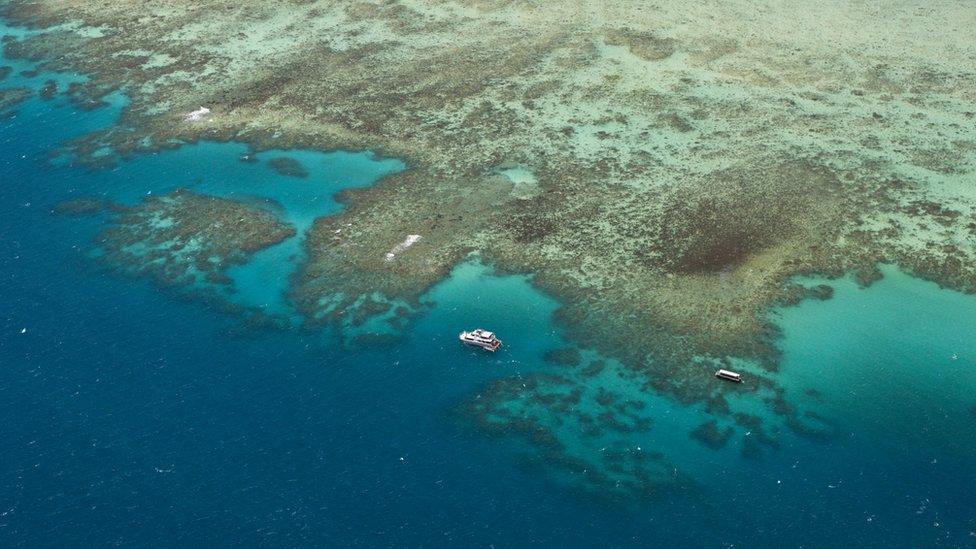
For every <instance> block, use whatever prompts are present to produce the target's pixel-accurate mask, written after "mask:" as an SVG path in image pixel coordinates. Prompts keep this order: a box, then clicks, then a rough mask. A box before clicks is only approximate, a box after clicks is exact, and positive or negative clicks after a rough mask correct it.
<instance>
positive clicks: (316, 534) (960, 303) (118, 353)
mask: <svg viewBox="0 0 976 549" xmlns="http://www.w3.org/2000/svg"><path fill="white" fill-rule="evenodd" d="M47 77H48V75H42V76H40V77H38V78H33V79H25V78H22V77H17V76H15V77H11V78H10V79H8V80H7V81H5V82H3V83H2V84H0V85H5V86H8V85H21V84H23V85H28V86H31V87H33V88H35V89H38V88H39V87H40V86H41V85H42V83H43V80H44V79H45V78H47ZM61 78H76V77H74V76H70V75H69V76H63V77H61ZM123 105H124V101H123V100H122V99H121V98H118V103H117V104H115V105H114V106H112V107H110V108H105V109H101V110H96V111H91V112H82V111H78V110H76V109H74V108H73V107H72V106H71V105H70V104H68V103H67V102H66V101H65V100H63V99H56V100H54V101H51V102H42V101H40V100H38V99H34V100H31V101H30V102H28V103H25V104H24V105H22V107H21V108H20V109H18V110H19V112H18V114H17V116H15V117H13V118H10V119H7V120H3V121H0V173H2V176H0V177H2V184H0V304H2V309H0V420H2V421H0V424H2V429H0V433H2V436H3V443H2V445H0V545H3V546H52V545H95V544H97V545H102V544H115V543H117V544H126V545H228V544H256V543H262V544H268V545H283V546H289V545H327V546H345V545H364V546H464V547H468V546H492V545H494V546H498V547H506V546H523V545H529V544H537V545H546V546H593V547H604V546H620V545H635V546H729V545H736V546H746V547H759V546H765V547H781V546H809V547H843V546H851V545H855V544H858V545H865V546H872V547H875V546H876V547H881V546H905V547H912V546H915V547H917V546H946V547H964V546H972V545H973V544H974V542H976V537H973V536H976V534H973V531H976V522H974V515H976V511H974V509H976V505H974V504H976V498H974V497H973V496H972V490H973V488H974V486H976V462H974V459H976V451H974V445H973V442H972V441H973V436H974V435H976V429H974V424H976V416H974V415H973V412H972V407H973V406H974V405H976V374H974V371H976V370H974V368H976V362H974V360H976V344H974V341H976V337H974V336H976V328H974V326H976V300H974V299H973V298H972V297H969V296H963V295H961V294H956V293H953V292H949V291H945V290H940V289H938V288H937V287H936V286H935V285H933V284H929V283H926V282H923V281H919V280H916V279H913V278H911V277H908V276H906V275H904V274H902V273H900V272H898V271H897V270H895V269H886V275H887V276H886V278H885V279H884V280H883V281H881V282H879V283H877V284H876V285H875V286H873V287H872V288H870V289H868V290H861V289H858V288H857V287H856V286H855V285H854V284H853V283H852V282H850V281H835V282H831V283H832V284H834V285H835V286H836V287H837V291H836V295H835V297H834V298H833V299H831V300H829V301H826V302H809V303H804V304H803V305H801V306H800V307H796V308H792V309H786V310H783V311H779V312H777V313H775V318H776V320H777V322H778V323H779V324H780V325H781V327H782V328H783V330H784V334H785V336H784V339H783V340H782V342H781V347H782V348H783V351H784V365H783V369H782V372H781V373H780V374H779V378H778V379H779V381H780V382H781V384H782V385H783V386H784V387H785V388H786V391H787V393H788V394H789V395H790V396H791V397H795V400H796V402H798V403H799V405H801V406H804V407H807V408H809V409H811V410H815V411H816V412H817V413H818V414H820V415H822V416H824V417H826V418H828V419H829V420H830V421H831V422H832V423H833V424H834V425H835V426H836V431H837V436H836V437H834V438H833V439H832V440H831V441H829V442H827V443H823V442H816V441H811V440H807V439H804V438H802V437H797V436H794V435H792V434H791V433H789V432H784V433H783V434H782V435H781V438H780V440H781V446H780V448H779V449H778V450H776V451H773V452H769V453H767V454H766V456H765V457H764V458H763V459H762V460H759V461H751V460H746V459H744V458H742V457H741V455H740V453H739V445H738V444H739V443H738V442H735V443H733V444H732V445H730V446H729V447H727V448H725V449H723V450H721V451H715V450H710V449H707V448H703V447H701V446H700V445H697V443H695V442H693V441H691V439H690V438H689V437H688V436H687V430H688V427H693V426H694V425H696V423H697V422H699V421H700V420H701V419H702V418H705V417H707V416H706V414H705V412H704V411H702V410H701V409H698V408H697V407H683V406H679V405H676V404H674V403H671V402H670V401H667V400H666V399H663V398H661V397H660V396H656V395H646V398H647V400H648V402H652V403H653V405H654V406H657V407H659V409H660V414H659V416H660V418H662V419H661V426H660V429H659V430H656V431H654V433H655V434H654V435H653V437H652V438H651V439H635V441H634V443H635V444H644V445H645V446H646V447H649V448H653V449H655V450H660V451H662V452H665V453H666V454H668V455H669V457H670V458H671V459H672V461H674V462H675V463H676V464H677V465H678V466H679V467H681V468H682V470H683V471H685V472H687V473H688V474H690V475H692V476H693V477H694V478H695V480H696V482H697V484H698V489H697V490H696V491H694V492H693V493H688V494H683V495H673V494H671V495H667V496H666V497H656V498H648V499H639V500H625V501H619V500H613V499H611V498H603V497H599V496H598V495H595V494H592V493H582V492H580V491H578V490H576V489H574V488H573V486H572V485H571V483H567V482H563V480H565V479H562V478H561V477H560V476H559V475H558V474H554V473H553V472H552V471H550V470H547V468H546V464H545V463H542V464H541V465H540V464H538V463H536V464H535V466H533V467H528V466H526V458H528V457H532V455H533V452H534V449H533V447H532V446H531V445H528V444H526V443H524V442H523V441H521V440H520V439H519V438H518V437H514V436H513V437H500V438H499V437H494V436H489V435H487V434H486V433H483V432H481V431H479V430H478V429H477V428H476V427H475V426H474V424H473V422H471V421H468V420H467V419H466V418H465V417H463V415H462V414H459V413H457V412H456V408H457V406H458V405H459V404H461V403H463V402H465V401H468V400H469V399H471V398H475V396H476V395H477V394H478V393H479V392H480V391H483V390H484V388H485V387H486V385H487V384H488V383H490V382H491V381H492V380H495V379H499V378H502V377H507V376H513V375H530V374H531V373H533V372H539V371H546V369H547V368H553V366H547V365H546V364H545V363H544V361H543V359H542V355H543V353H544V352H545V351H546V350H548V349H552V348H556V347H559V346H561V345H563V344H564V343H565V342H564V341H562V337H561V335H560V333H559V331H558V329H557V327H556V326H555V325H554V324H553V320H552V312H553V311H554V310H555V309H556V308H557V306H558V304H557V303H556V302H555V301H553V300H552V299H550V298H548V297H546V296H544V295H541V294H540V293H538V292H537V291H535V290H534V289H533V288H532V287H531V285H530V283H529V281H528V280H527V279H525V278H524V277H512V276H508V277H502V276H497V275H495V274H494V273H492V272H491V270H490V269H489V268H486V267H484V266H482V265H480V264H479V263H478V262H477V260H476V259H473V260H472V261H471V262H469V263H466V264H464V265H462V266H460V267H459V268H458V269H457V270H456V271H455V273H453V274H452V276H451V277H449V278H448V279H447V280H445V281H444V282H443V283H441V284H440V285H439V286H437V287H436V288H434V289H433V290H432V291H431V292H430V294H429V295H428V296H427V297H426V300H427V301H429V302H431V303H433V304H434V305H433V306H432V308H431V309H430V310H429V311H427V312H426V313H425V314H424V316H422V317H421V318H420V319H419V320H418V321H417V322H416V323H415V325H413V326H412V327H411V329H410V330H409V333H408V334H407V337H406V338H405V339H404V341H402V342H397V343H394V344H391V346H388V347H362V348H356V349H354V350H349V349H346V348H343V347H341V346H339V345H337V342H336V341H335V340H334V339H333V337H332V335H330V334H326V333H316V332H307V331H301V330H297V329H296V330H275V331H272V330H261V329H241V327H240V320H239V319H237V318H234V317H233V316H231V315H227V314H224V313H221V312H219V311H217V310H214V309H213V308H211V307H208V306H207V305H206V304H205V303H203V302H201V301H199V300H195V299H193V298H187V297H186V296H185V295H183V294H182V293H180V292H178V291H174V290H172V289H165V288H161V287H159V286H155V285H153V284H151V283H149V282H147V281H143V280H138V279H133V278H131V277H126V276H122V275H119V274H117V273H115V272H113V271H111V270H109V269H106V268H105V267H104V266H103V265H101V264H100V263H99V262H98V261H97V260H95V259H93V258H92V257H91V256H90V251H91V249H92V241H91V240H92V237H93V235H94V234H95V233H96V231H97V230H98V228H99V227H100V226H102V224H103V223H105V222H106V220H105V219H104V218H99V217H95V218H80V219H79V218H71V219H69V218H65V217H61V216H56V215H53V214H52V213H51V207H52V206H53V205H54V204H56V203H57V202H59V201H61V200H63V199H66V198H71V197H75V196H80V195H85V194H92V193H94V194H99V195H102V196H106V197H107V198H111V199H113V200H117V201H121V202H126V203H133V202H136V201H138V200H139V199H140V197H141V196H143V195H144V194H145V193H148V192H150V191H151V192H154V193H160V192H167V191H168V190H171V189H173V188H176V187H179V186H186V187H190V188H193V189H195V190H198V191H200V192H207V193H212V194H218V195H222V196H228V197H232V198H233V197H237V198H242V197H244V196H245V195H258V196H265V197H269V198H274V199H275V200H278V201H279V202H280V203H281V204H282V207H283V210H284V212H285V213H284V215H285V217H286V218H287V219H288V220H289V221H291V222H293V223H295V224H296V226H298V227H299V228H300V229H302V228H303V227H307V224H308V222H309V221H310V220H311V219H312V218H314V217H315V216H318V215H327V214H330V213H335V212H336V211H338V209H339V208H340V206H339V205H338V204H337V203H335V202H334V200H332V198H331V196H332V194H333V193H334V192H336V191H337V190H339V189H341V188H344V187H348V186H361V185H367V184H370V183H372V182H373V181H375V180H376V179H377V178H379V177H382V176H383V175H384V174H387V173H391V172H393V171H396V170H399V169H403V166H402V164H399V163H398V162H397V161H395V160H390V159H379V158H375V157H373V156H372V155H370V154H369V153H329V154H326V153H317V152H310V151H304V152H301V151H298V152H295V151H285V152H282V151H277V152H275V151H271V152H267V153H262V155H259V156H260V157H261V158H262V160H263V159H266V158H270V157H271V156H273V155H275V154H284V155H293V156H294V157H295V158H299V159H301V160H302V161H303V163H304V164H305V165H306V167H307V168H309V169H310V172H311V173H312V175H311V177H310V178H309V179H308V180H295V179H294V178H287V177H284V176H280V175H277V174H275V173H273V172H272V171H271V170H270V169H268V167H267V166H266V165H264V164H263V163H261V162H258V163H243V162H241V161H240V160H239V159H238V157H239V156H240V155H241V154H243V153H244V152H246V151H247V148H246V146H245V145H243V144H206V143H205V144H200V145H194V146H188V147H184V148H182V149H180V150H177V151H170V152H166V153H161V154H159V155H155V156H144V157H137V158H135V159H133V160H131V161H127V162H122V163H120V164H118V165H117V166H115V167H109V168H105V169H99V170H94V171H91V170H86V169H82V168H77V167H70V166H67V165H58V164H57V163H51V162H49V161H48V160H46V159H47V157H48V155H49V153H50V152H51V151H53V150H56V149H58V148H59V147H60V146H61V145H62V144H63V143H64V142H65V141H66V140H67V139H70V138H72V137H75V136H78V135H83V134H85V133H87V132H90V131H93V130H96V129H99V128H104V127H108V126H110V125H111V124H112V123H113V122H114V121H115V119H116V117H117V116H118V113H119V109H120V108H122V106H123ZM309 189H313V190H314V192H310V191H309ZM300 238H301V237H300V235H299V237H296V239H295V240H294V241H291V242H287V243H285V244H284V245H283V247H281V248H280V249H277V250H276V249H271V250H269V251H268V252H267V253H266V256H267V257H264V258H263V259H262V258H258V259H257V260H256V262H255V263H253V264H251V265H249V266H245V267H242V268H241V269H240V270H239V271H238V272H236V273H235V280H236V281H237V282H238V284H239V286H240V289H241V291H240V292H239V295H238V296H237V298H239V299H241V300H242V302H243V303H246V304H248V305H255V306H260V307H263V308H266V309H268V310H271V311H273V312H282V311H287V307H288V306H287V303H285V301H284V300H283V299H280V296H281V292H283V291H284V285H285V284H286V282H287V276H288V274H289V273H290V272H291V269H293V268H294V265H295V262H297V261H300V256H297V257H296V255H295V254H296V253H299V254H300ZM255 281H258V283H255ZM265 281H273V283H267V284H262V283H261V282H265ZM814 282H819V281H814ZM471 318H477V319H479V323H483V324H484V325H486V326H491V327H493V328H496V329H497V330H498V331H499V332H501V333H502V334H504V336H505V337H504V338H505V340H506V351H505V352H504V353H501V354H500V356H493V357H485V356H483V355H480V354H477V353H472V352H470V351H469V350H465V349H462V348H459V346H458V345H457V344H456V341H455V334H456V332H457V330H458V329H459V327H464V326H466V325H467V324H468V323H469V321H470V319H471ZM595 382H599V380H598V381H595ZM606 382H607V383H609V382H610V381H606ZM808 389H816V391H817V394H819V395H821V396H819V397H818V398H815V399H813V398H807V397H806V396H804V395H807V393H806V392H805V391H806V390H808ZM733 404H734V405H735V406H736V407H737V409H743V410H746V409H751V408H755V413H756V414H759V415H763V416H769V415H770V412H769V411H768V410H766V409H763V408H762V406H761V405H759V404H757V403H756V402H753V401H750V400H749V399H744V400H743V401H742V402H735V403H733ZM635 436H638V435H635ZM571 442H572V440H570V441H569V443H571ZM580 451H581V452H585V451H587V449H586V448H581V449H580ZM553 470H555V466H553Z"/></svg>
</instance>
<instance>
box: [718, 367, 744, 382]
mask: <svg viewBox="0 0 976 549" xmlns="http://www.w3.org/2000/svg"><path fill="white" fill-rule="evenodd" d="M715 377H717V378H719V379H724V380H727V381H734V382H736V383H742V376H741V375H739V374H737V373H735V372H733V371H730V370H719V371H717V372H715Z"/></svg>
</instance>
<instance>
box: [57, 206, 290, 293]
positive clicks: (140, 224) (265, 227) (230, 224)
mask: <svg viewBox="0 0 976 549" xmlns="http://www.w3.org/2000/svg"><path fill="white" fill-rule="evenodd" d="M88 205H89V203H88V202H85V203H80V202H78V201H74V202H72V203H69V204H67V205H65V206H64V208H66V213H76V212H78V210H79V207H82V209H83V210H87V209H88V208H87V206H88ZM116 210H117V211H118V215H117V218H116V219H115V220H113V221H112V222H111V223H110V225H109V226H108V227H107V228H106V229H104V230H103V231H102V232H101V233H99V235H98V236H97V237H96V242H97V244H98V246H99V252H100V257H101V258H102V259H103V260H105V261H106V262H108V263H109V264H110V265H112V266H116V267H119V268H121V269H123V270H125V271H127V272H131V273H137V274H141V275H145V276H149V277H151V278H153V279H155V280H156V281H158V282H160V283H162V284H164V285H166V286H172V287H188V288H198V289H202V288H207V287H214V286H216V287H220V286H227V285H229V284H230V279H229V277H228V276H227V269H229V268H230V267H231V266H233V265H238V264H242V263H245V262H246V261H247V260H248V258H249V257H250V256H251V255H253V254H254V253H255V252H257V251H259V250H261V249H263V248H266V247H268V246H272V245H274V244H277V243H279V242H281V241H283V240H285V239H286V238H290V237H292V236H294V235H295V229H294V228H293V227H291V226H290V225H289V224H287V223H285V222H282V221H281V220H279V219H278V218H277V217H276V216H275V215H274V214H273V213H271V212H270V211H269V210H266V209H261V208H258V207H255V206H251V205H245V204H243V203H240V202H235V201H231V200H225V199H222V198H217V197H213V196H206V195H199V194H195V193H192V192H190V191H187V190H183V189H177V190H175V191H173V192H171V193H169V194H167V195H165V196H152V197H148V198H146V199H145V200H143V202H142V203H141V204H138V205H136V206H132V207H128V208H126V207H117V208H116Z"/></svg>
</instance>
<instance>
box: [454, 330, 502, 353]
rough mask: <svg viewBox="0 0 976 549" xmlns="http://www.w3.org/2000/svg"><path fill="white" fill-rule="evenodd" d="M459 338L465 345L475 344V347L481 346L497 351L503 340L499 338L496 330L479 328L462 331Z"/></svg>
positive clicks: (487, 349)
mask: <svg viewBox="0 0 976 549" xmlns="http://www.w3.org/2000/svg"><path fill="white" fill-rule="evenodd" d="M458 339H460V340H461V343H464V344H465V345H474V346H475V347H481V348H482V349H484V350H486V351H491V352H495V351H497V350H498V348H499V347H501V346H502V341H501V340H500V339H498V337H497V336H496V335H495V333H494V332H489V331H488V330H482V329H481V328H478V329H476V330H472V331H470V332H461V334H460V335H458Z"/></svg>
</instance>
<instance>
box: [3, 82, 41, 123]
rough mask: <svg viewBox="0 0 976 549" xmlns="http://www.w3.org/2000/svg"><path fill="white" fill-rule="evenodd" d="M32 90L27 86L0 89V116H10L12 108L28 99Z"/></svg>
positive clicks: (12, 112)
mask: <svg viewBox="0 0 976 549" xmlns="http://www.w3.org/2000/svg"><path fill="white" fill-rule="evenodd" d="M31 95H33V92H32V91H31V90H30V89H29V88H5V89H0V117H7V116H12V115H13V114H14V109H15V108H16V107H17V105H20V104H21V103H23V102H24V101H26V100H28V99H30V96H31Z"/></svg>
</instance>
